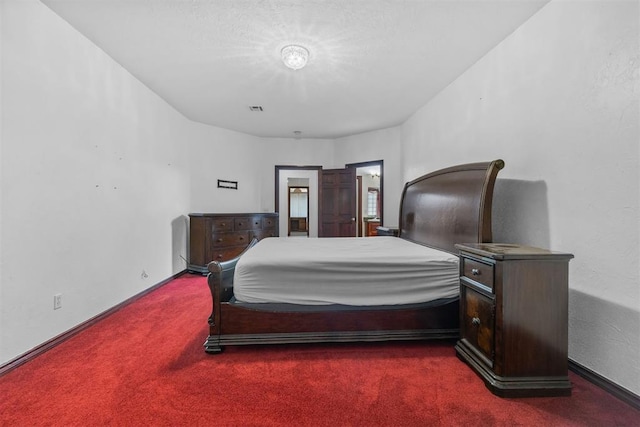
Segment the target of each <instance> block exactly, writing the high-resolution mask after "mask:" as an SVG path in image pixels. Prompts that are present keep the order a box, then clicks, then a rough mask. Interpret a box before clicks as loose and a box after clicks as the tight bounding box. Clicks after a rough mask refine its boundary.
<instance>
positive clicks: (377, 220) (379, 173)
mask: <svg viewBox="0 0 640 427" xmlns="http://www.w3.org/2000/svg"><path fill="white" fill-rule="evenodd" d="M347 167H352V168H356V179H357V183H356V186H357V188H356V192H357V199H358V202H357V203H358V209H357V221H358V226H357V230H358V237H369V236H375V235H376V234H377V232H376V228H377V227H378V226H382V225H383V224H384V222H383V215H384V206H383V203H384V181H383V175H384V161H383V160H374V161H370V162H361V163H351V164H348V165H347Z"/></svg>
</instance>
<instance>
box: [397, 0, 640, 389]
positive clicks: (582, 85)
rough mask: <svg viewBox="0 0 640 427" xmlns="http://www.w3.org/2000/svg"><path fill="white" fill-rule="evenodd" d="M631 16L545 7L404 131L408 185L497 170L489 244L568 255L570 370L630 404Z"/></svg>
mask: <svg viewBox="0 0 640 427" xmlns="http://www.w3.org/2000/svg"><path fill="white" fill-rule="evenodd" d="M638 15H639V10H638V2H636V1H588V2H576V1H558V0H554V1H552V2H551V3H549V4H548V5H546V6H545V7H544V8H543V9H541V10H540V11H539V12H538V13H537V14H536V15H534V16H533V17H532V18H531V19H530V20H529V21H527V22H526V23H525V24H524V25H522V26H521V27H520V28H518V29H517V30H516V31H515V32H514V33H513V34H512V35H511V36H510V37H508V38H507V39H506V40H504V41H503V42H502V43H501V44H500V45H498V46H497V47H496V48H495V49H493V51H491V52H490V53H489V54H487V55H486V56H485V57H483V58H482V59H481V60H479V61H478V62H477V63H476V64H475V65H474V66H472V67H471V68H470V69H469V70H467V71H466V72H465V73H464V74H463V75H462V76H460V77H459V78H458V79H457V80H455V81H454V82H453V83H451V84H450V85H449V86H448V87H447V88H446V89H445V90H443V91H442V92H441V93H440V94H439V95H438V96H437V97H436V98H435V99H433V100H432V101H431V102H429V103H428V104H426V105H425V106H424V107H423V108H422V109H420V110H419V111H418V112H416V113H415V114H414V116H413V117H412V118H411V119H410V120H408V121H407V122H406V123H405V124H404V125H403V126H402V145H403V154H404V157H403V165H404V169H405V173H404V178H405V180H406V179H409V178H412V177H414V176H415V175H417V174H418V173H420V172H422V171H423V170H424V168H425V167H427V168H428V169H430V170H435V169H438V168H440V167H444V166H448V165H452V164H457V163H465V162H473V161H479V160H491V159H495V158H503V159H504V160H505V162H506V167H505V169H504V170H503V171H502V172H501V173H500V175H499V180H498V183H497V185H496V194H495V200H496V203H495V209H494V238H495V240H496V241H506V242H518V243H523V244H529V245H534V246H543V247H547V248H550V249H553V250H557V251H566V252H571V253H573V254H574V255H575V259H573V260H572V261H571V262H570V300H569V356H570V358H571V359H573V360H575V361H576V362H578V363H580V364H582V365H584V366H586V367H588V368H590V369H592V370H593V371H595V372H597V373H599V374H600V375H603V376H604V377H606V378H608V379H610V380H611V381H613V382H615V383H617V384H619V385H621V386H622V387H625V388H627V389H628V390H630V391H632V392H634V393H636V394H640V365H639V364H638V354H639V353H640V334H638V326H639V325H640V312H639V309H640V274H639V268H640V265H639V264H640V252H639V240H640V225H639V223H638V218H639V217H640V215H639V209H638V200H639V196H640V185H639V175H638V170H639V169H640V157H639V153H638V141H639V140H640V131H639V120H638V117H639V111H638V105H639V102H638V99H639V92H640V90H639V76H638V68H639V65H640V49H639V46H638V40H639V37H638V35H639V30H638V25H639V23H638Z"/></svg>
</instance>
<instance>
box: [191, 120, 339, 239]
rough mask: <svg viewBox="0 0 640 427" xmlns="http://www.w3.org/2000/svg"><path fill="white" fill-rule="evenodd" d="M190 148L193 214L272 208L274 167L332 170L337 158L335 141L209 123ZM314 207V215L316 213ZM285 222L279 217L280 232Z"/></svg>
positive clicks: (267, 210)
mask: <svg viewBox="0 0 640 427" xmlns="http://www.w3.org/2000/svg"><path fill="white" fill-rule="evenodd" d="M189 150H190V158H191V170H192V180H191V181H192V186H191V212H212V213H225V212H274V210H275V182H274V179H275V178H274V177H275V167H276V166H324V167H325V168H329V167H333V157H334V150H333V140H323V139H314V140H310V139H300V140H297V139H286V138H282V139H279V138H259V137H255V136H251V135H245V134H242V133H238V132H233V131H226V130H224V129H219V128H213V127H210V126H205V125H199V133H198V137H197V138H196V139H194V140H193V141H192V143H191V144H190V146H189ZM280 175H281V178H282V177H285V178H286V177H287V176H294V175H287V174H282V173H281V174H280ZM305 177H306V175H305ZM218 179H230V180H232V181H238V190H237V191H236V190H225V189H218V188H216V186H217V180H218ZM285 182H286V181H285ZM316 182H317V181H316ZM310 185H311V186H313V185H314V184H313V183H311V184H310ZM283 194H284V196H283V197H281V198H280V199H281V200H282V199H283V198H284V199H285V201H286V195H287V192H286V191H285V192H284V193H283ZM280 209H282V207H280ZM313 209H314V206H311V208H310V215H311V216H313V215H316V214H317V212H316V213H314V212H311V210H313ZM315 209H316V211H317V206H316V207H315ZM284 212H285V213H286V208H285V209H284ZM282 221H284V223H282ZM311 222H312V221H310V223H311ZM283 224H284V225H283ZM283 226H286V218H284V220H282V218H281V224H280V229H281V232H282V231H283V230H286V228H282V227H283ZM316 226H317V225H316ZM311 231H312V230H311ZM283 235H286V232H285V233H284V234H283Z"/></svg>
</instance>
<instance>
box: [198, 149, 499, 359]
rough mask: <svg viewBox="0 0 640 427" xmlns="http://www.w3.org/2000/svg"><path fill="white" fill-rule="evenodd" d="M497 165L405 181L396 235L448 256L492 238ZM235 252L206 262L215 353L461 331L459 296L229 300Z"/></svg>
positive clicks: (208, 347)
mask: <svg viewBox="0 0 640 427" xmlns="http://www.w3.org/2000/svg"><path fill="white" fill-rule="evenodd" d="M503 167H504V162H503V161H502V160H495V161H493V162H487V163H472V164H466V165H460V166H454V167H450V168H446V169H442V170H439V171H436V172H432V173H429V174H427V175H424V176H422V177H420V178H417V179H415V180H413V181H411V182H408V183H406V184H405V186H404V190H403V192H402V198H401V201H400V217H399V238H401V239H406V240H409V241H412V242H415V243H419V244H422V245H426V246H430V247H434V248H437V249H441V250H444V251H447V252H450V253H453V254H457V250H456V249H455V247H454V245H455V244H456V243H487V242H491V207H492V200H493V188H494V184H495V180H496V176H497V174H498V172H499V170H500V169H502V168H503ZM373 238H375V237H373ZM255 243H256V242H252V244H251V245H249V247H248V248H247V250H249V249H250V248H251V247H252V246H253V245H254V244H255ZM241 256H242V254H240V255H239V256H238V257H237V258H234V259H232V260H229V261H223V262H218V261H213V262H211V263H209V264H208V266H207V268H208V270H209V275H208V278H207V281H208V284H209V288H210V290H211V296H212V301H213V308H212V312H211V316H210V317H209V336H208V337H207V340H206V341H205V344H204V347H205V351H206V352H207V353H220V352H221V351H222V348H223V346H225V345H247V344H290V343H317V342H349V341H390V340H416V339H428V338H457V337H458V335H459V308H458V307H459V301H458V299H454V300H453V301H447V302H446V303H443V304H439V305H437V304H436V305H428V306H415V305H412V306H407V307H404V306H394V307H389V308H386V309H380V308H377V307H376V308H371V307H363V308H358V307H356V308H352V307H345V306H336V307H331V306H330V307H329V308H327V307H326V306H325V307H322V308H315V309H313V308H312V309H308V310H304V311H300V310H289V309H282V308H281V307H280V308H276V307H274V306H270V305H264V304H262V305H257V304H253V305H251V304H238V303H235V302H233V273H234V268H235V265H236V263H237V262H238V259H239V258H240V257H241ZM389 286H393V283H389ZM265 307H266V308H265Z"/></svg>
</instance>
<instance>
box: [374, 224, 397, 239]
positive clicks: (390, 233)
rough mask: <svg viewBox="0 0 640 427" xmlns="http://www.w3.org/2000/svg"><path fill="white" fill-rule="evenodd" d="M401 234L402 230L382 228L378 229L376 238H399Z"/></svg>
mask: <svg viewBox="0 0 640 427" xmlns="http://www.w3.org/2000/svg"><path fill="white" fill-rule="evenodd" d="M399 234H400V230H398V229H397V228H390V227H382V226H378V227H376V236H393V237H398V235H399Z"/></svg>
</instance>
